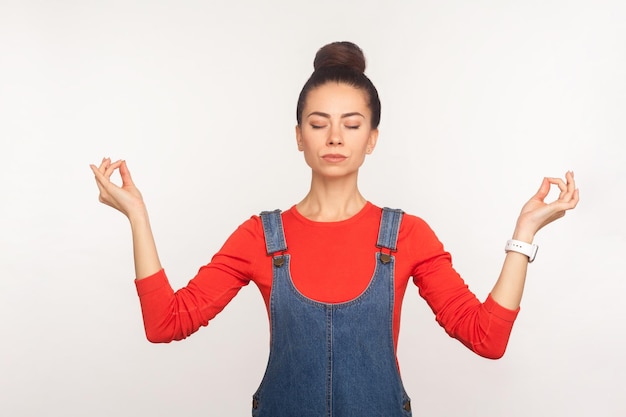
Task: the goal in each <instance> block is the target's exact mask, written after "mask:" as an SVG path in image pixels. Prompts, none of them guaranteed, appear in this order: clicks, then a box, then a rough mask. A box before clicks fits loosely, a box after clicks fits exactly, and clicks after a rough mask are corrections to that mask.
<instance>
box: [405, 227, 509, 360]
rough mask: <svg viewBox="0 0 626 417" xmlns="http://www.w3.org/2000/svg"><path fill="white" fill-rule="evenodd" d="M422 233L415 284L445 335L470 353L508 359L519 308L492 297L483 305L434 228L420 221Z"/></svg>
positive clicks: (420, 234)
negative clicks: (508, 305)
mask: <svg viewBox="0 0 626 417" xmlns="http://www.w3.org/2000/svg"><path fill="white" fill-rule="evenodd" d="M418 223H421V225H419V227H420V229H421V231H420V233H417V234H414V235H419V237H420V239H419V241H418V242H415V245H418V246H419V249H418V250H417V253H421V254H423V255H424V256H423V257H422V258H421V259H420V260H419V262H418V263H417V265H416V267H415V270H414V272H413V277H414V278H413V280H414V282H415V284H416V285H417V286H418V288H419V292H420V295H421V296H422V297H423V298H424V299H425V300H426V302H427V303H428V305H429V306H430V308H431V309H432V310H433V312H434V313H435V317H436V320H437V322H438V323H439V324H440V325H441V326H442V327H443V328H444V329H445V331H446V332H447V333H448V334H449V335H450V336H451V337H454V338H455V339H458V340H459V341H460V342H461V343H463V344H464V345H465V346H467V347H468V348H469V349H471V350H472V351H474V352H475V353H477V354H478V355H481V356H484V357H486V358H490V359H498V358H500V357H502V355H504V351H505V350H506V346H507V343H508V341H509V336H510V334H511V330H512V328H513V323H514V321H515V318H516V317H517V314H518V312H519V308H518V309H517V310H509V309H506V308H504V307H502V306H500V305H499V304H498V303H496V302H495V301H494V300H493V298H491V295H489V296H488V297H487V299H486V300H485V302H482V303H481V302H480V301H479V300H478V299H477V298H476V296H475V295H474V294H473V293H472V292H471V291H470V290H469V288H468V287H467V285H466V284H465V282H464V281H463V279H462V278H461V277H460V276H459V274H458V273H457V272H456V271H455V270H454V268H453V266H452V259H451V256H450V254H449V253H448V252H446V251H445V250H444V248H443V245H442V244H441V242H439V240H438V239H437V237H436V236H435V233H434V232H433V231H432V230H431V229H430V227H429V226H428V225H427V224H426V223H425V222H423V220H421V219H418Z"/></svg>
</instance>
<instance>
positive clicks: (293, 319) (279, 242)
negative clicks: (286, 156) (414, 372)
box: [252, 208, 411, 417]
mask: <svg viewBox="0 0 626 417" xmlns="http://www.w3.org/2000/svg"><path fill="white" fill-rule="evenodd" d="M261 219H262V222H263V231H264V233H265V244H266V249H267V253H268V255H270V256H272V262H273V264H272V265H273V266H272V268H273V280H272V290H271V295H270V325H271V342H270V354H269V361H268V365H267V369H266V371H265V376H264V377H263V381H262V382H261V385H260V386H259V389H258V390H257V392H256V393H255V394H254V396H253V401H252V415H253V417H352V416H356V417H396V416H397V417H408V416H411V403H410V399H409V397H408V396H407V394H406V393H405V391H404V388H403V386H402V382H401V380H400V375H399V372H398V367H397V363H396V356H395V351H394V344H393V330H392V322H393V308H394V282H393V277H394V257H393V256H392V255H391V253H392V252H395V251H396V242H397V239H398V230H399V228H400V221H401V220H402V211H401V210H394V209H388V208H385V209H383V212H382V218H381V223H380V229H379V234H378V242H377V245H376V246H377V247H378V248H380V249H379V251H377V252H374V251H373V253H372V256H376V270H375V272H374V275H373V277H372V279H371V281H370V283H369V285H368V287H367V289H366V290H365V291H364V292H363V293H362V294H361V295H359V296H358V297H357V298H355V299H353V300H351V301H348V302H344V303H336V304H327V303H321V302H317V301H314V300H311V299H309V298H307V297H305V296H304V295H302V294H301V293H300V292H298V290H297V289H296V288H295V286H294V285H293V282H292V280H291V275H290V272H289V262H290V255H289V254H287V253H286V252H287V245H286V242H285V235H284V231H283V225H282V218H281V214H280V211H279V210H275V211H271V212H263V213H261ZM346 250H348V251H349V248H346ZM320 262H324V260H323V259H320ZM346 262H349V259H346Z"/></svg>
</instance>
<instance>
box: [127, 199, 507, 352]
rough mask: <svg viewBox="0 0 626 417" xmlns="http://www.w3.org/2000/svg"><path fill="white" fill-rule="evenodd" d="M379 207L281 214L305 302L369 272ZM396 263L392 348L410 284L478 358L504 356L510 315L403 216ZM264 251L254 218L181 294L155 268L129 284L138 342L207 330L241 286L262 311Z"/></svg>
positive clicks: (354, 288) (364, 280) (350, 286)
mask: <svg viewBox="0 0 626 417" xmlns="http://www.w3.org/2000/svg"><path fill="white" fill-rule="evenodd" d="M380 217H381V209H380V208H379V207H376V206H375V205H373V204H371V203H367V204H366V205H365V207H364V208H363V209H362V210H361V211H360V212H359V213H357V214H356V215H355V216H353V217H351V218H349V219H347V220H344V221H339V222H314V221H311V220H309V219H307V218H305V217H303V216H302V215H301V214H300V213H298V211H297V209H296V208H295V206H294V207H292V208H291V209H289V210H287V211H285V212H283V225H284V229H285V239H286V241H287V246H288V251H287V253H289V254H290V255H291V276H292V279H293V282H294V285H295V286H296V288H297V289H298V290H299V291H300V292H301V293H302V294H304V295H305V296H307V297H309V298H311V299H314V300H317V301H320V302H325V303H339V302H344V301H348V300H351V299H353V298H355V297H357V296H358V295H359V294H360V293H361V292H363V290H365V288H366V287H367V286H368V284H369V282H370V279H371V278H372V276H373V273H374V269H375V256H374V255H375V253H376V252H377V251H378V250H379V249H378V248H376V240H377V236H378V228H379V224H380ZM397 247H398V251H397V252H395V253H394V255H395V259H396V263H395V277H394V282H395V305H394V315H393V318H394V319H393V332H394V343H395V345H396V346H397V340H398V334H399V326H400V312H401V306H402V300H403V297H404V294H405V290H406V288H407V285H408V282H409V280H410V279H411V278H412V280H413V282H414V283H415V285H416V286H417V287H418V289H419V294H420V295H421V296H422V297H423V298H424V299H425V300H426V302H427V303H428V305H429V306H430V308H431V309H432V310H433V312H434V313H435V318H436V319H437V322H438V323H439V324H440V325H441V326H442V327H443V328H444V329H445V331H446V332H447V333H448V334H449V335H450V336H451V337H454V338H456V339H458V340H459V341H461V342H462V343H463V344H464V345H465V346H467V347H468V348H470V349H471V350H472V351H474V352H476V353H477V354H479V355H481V356H484V357H487V358H493V359H496V358H499V357H501V356H502V355H503V354H504V351H505V349H506V345H507V343H508V339H509V335H510V333H511V329H512V327H513V322H514V321H515V318H516V317H517V313H518V311H519V309H518V310H515V311H513V310H509V309H506V308H504V307H502V306H500V305H499V304H497V303H496V302H495V301H494V300H493V299H492V298H491V296H490V295H489V296H488V297H487V298H486V300H485V301H484V302H481V301H479V300H478V299H477V298H476V296H475V295H474V294H473V293H472V292H471V291H470V290H469V289H468V287H467V285H466V284H465V282H464V281H463V279H462V278H461V277H460V276H459V274H458V273H457V272H456V271H455V270H454V268H453V266H452V261H451V257H450V254H449V253H448V252H446V251H445V250H444V248H443V245H442V244H441V243H440V242H439V240H438V239H437V237H436V235H435V234H434V232H433V231H432V230H431V229H430V227H429V226H428V225H427V224H426V222H424V221H423V220H422V219H420V218H419V217H416V216H412V215H408V214H405V215H404V216H403V219H402V223H401V225H400V231H399V236H398V244H397ZM271 259H272V258H271V257H270V256H268V255H267V253H266V250H265V240H264V236H263V227H262V224H261V219H260V217H259V216H252V217H251V218H250V219H249V220H247V221H245V222H244V223H243V224H241V225H240V226H239V227H238V228H237V230H235V232H234V233H233V234H232V235H231V236H230V237H229V238H228V240H227V241H226V243H225V244H224V246H223V247H222V248H221V249H220V250H219V252H218V253H216V254H215V255H214V256H213V258H212V259H211V262H210V263H209V264H207V265H205V266H203V267H201V268H200V270H199V271H198V273H197V275H196V276H195V277H194V278H193V279H191V281H189V283H188V285H187V286H185V287H184V288H181V289H179V290H178V291H176V292H174V291H173V289H172V287H171V286H170V284H169V282H168V280H167V277H166V274H165V272H164V271H163V270H161V271H159V272H157V273H156V274H154V275H152V276H150V277H147V278H144V279H141V280H137V281H135V282H136V286H137V292H138V294H139V297H140V302H141V308H142V314H143V319H144V325H145V330H146V335H147V337H148V339H149V340H150V341H152V342H170V341H172V340H180V339H184V338H185V337H187V336H189V335H191V334H192V333H194V332H195V331H196V330H198V329H199V328H200V327H201V326H206V325H208V323H209V321H210V320H211V319H213V318H214V317H215V316H216V315H217V314H218V313H219V312H220V311H221V310H222V309H223V308H224V307H225V306H226V305H227V304H228V302H229V301H230V300H231V299H232V298H233V297H234V296H235V295H236V294H237V292H238V291H239V290H240V289H241V288H242V287H243V286H245V285H247V284H248V283H249V282H250V281H253V282H254V283H255V284H256V285H257V287H258V288H259V290H260V291H261V295H262V296H263V299H264V300H265V305H266V307H267V311H268V314H269V299H270V291H271V287H272V261H271Z"/></svg>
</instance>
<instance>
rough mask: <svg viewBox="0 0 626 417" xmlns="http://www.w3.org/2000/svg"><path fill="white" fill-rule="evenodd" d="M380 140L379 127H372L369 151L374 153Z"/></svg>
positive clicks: (368, 142) (368, 145)
mask: <svg viewBox="0 0 626 417" xmlns="http://www.w3.org/2000/svg"><path fill="white" fill-rule="evenodd" d="M376 142H378V129H372V131H371V132H370V137H369V139H368V140H367V153H372V152H373V151H374V148H375V147H376Z"/></svg>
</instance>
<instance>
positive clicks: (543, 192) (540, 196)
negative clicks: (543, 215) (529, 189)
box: [532, 177, 550, 201]
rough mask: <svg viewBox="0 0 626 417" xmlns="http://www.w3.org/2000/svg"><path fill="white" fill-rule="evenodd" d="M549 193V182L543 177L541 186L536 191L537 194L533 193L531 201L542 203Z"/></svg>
mask: <svg viewBox="0 0 626 417" xmlns="http://www.w3.org/2000/svg"><path fill="white" fill-rule="evenodd" d="M549 192H550V182H549V181H548V178H545V177H544V179H543V180H542V181H541V185H540V186H539V190H537V193H535V195H534V196H533V197H532V199H536V200H539V201H543V200H544V199H545V198H546V197H547V195H548V193H549Z"/></svg>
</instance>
